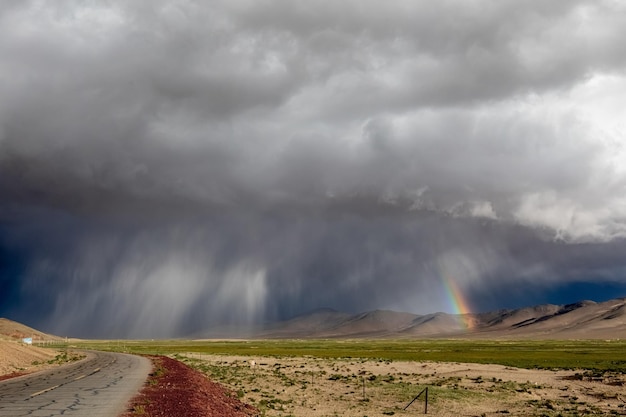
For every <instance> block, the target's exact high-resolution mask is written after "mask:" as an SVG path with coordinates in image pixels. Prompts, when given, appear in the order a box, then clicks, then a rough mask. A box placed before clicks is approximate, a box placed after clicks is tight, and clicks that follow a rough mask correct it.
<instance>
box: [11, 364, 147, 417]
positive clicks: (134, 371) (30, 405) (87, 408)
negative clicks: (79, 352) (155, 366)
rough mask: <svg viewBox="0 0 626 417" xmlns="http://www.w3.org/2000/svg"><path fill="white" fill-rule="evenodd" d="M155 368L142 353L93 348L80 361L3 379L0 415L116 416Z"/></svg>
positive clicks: (35, 416) (37, 416) (124, 408)
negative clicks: (104, 350) (106, 350)
mask: <svg viewBox="0 0 626 417" xmlns="http://www.w3.org/2000/svg"><path fill="white" fill-rule="evenodd" d="M150 369H151V368H150V361H149V360H148V359H146V358H142V357H140V356H134V355H126V354H123V353H107V352H88V353H87V358H86V359H83V360H81V361H79V362H76V363H72V364H69V365H64V366H61V367H58V368H54V369H50V370H47V371H43V372H38V373H36V374H32V375H27V376H22V377H19V378H14V379H9V380H6V381H3V382H0V417H21V416H33V417H44V416H45V417H52V416H61V415H62V416H71V417H83V416H85V417H116V416H118V415H119V414H121V413H122V412H124V411H125V410H126V406H127V403H128V401H129V400H130V399H131V398H132V397H133V396H134V395H135V394H136V393H137V392H138V391H139V389H140V388H141V387H142V385H143V383H144V381H145V380H146V378H147V377H148V373H149V372H150Z"/></svg>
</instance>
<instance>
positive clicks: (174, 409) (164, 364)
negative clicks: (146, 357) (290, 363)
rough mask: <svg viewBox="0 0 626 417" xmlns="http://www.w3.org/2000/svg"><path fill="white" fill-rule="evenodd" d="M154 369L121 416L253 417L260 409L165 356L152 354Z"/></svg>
mask: <svg viewBox="0 0 626 417" xmlns="http://www.w3.org/2000/svg"><path fill="white" fill-rule="evenodd" d="M150 359H151V360H152V363H153V372H152V373H151V374H150V377H149V378H148V382H147V383H146V385H145V387H144V388H143V389H142V390H141V392H140V394H139V395H138V396H137V397H135V398H134V399H133V400H132V401H131V403H130V407H129V411H128V412H126V413H125V414H123V415H122V416H120V417H137V416H145V417H173V416H176V417H252V416H258V415H259V411H258V410H257V409H256V408H254V407H252V406H250V405H248V404H244V403H242V402H241V401H239V400H238V399H237V398H235V395H234V394H233V393H231V392H230V391H229V390H227V389H226V388H224V387H223V386H221V385H219V384H216V383H214V382H211V381H210V380H209V379H208V378H207V377H206V376H204V375H203V374H201V373H199V372H198V371H195V370H193V369H191V368H190V367H188V366H187V365H185V364H183V363H181V362H179V361H177V360H174V359H171V358H168V357H166V356H152V357H150Z"/></svg>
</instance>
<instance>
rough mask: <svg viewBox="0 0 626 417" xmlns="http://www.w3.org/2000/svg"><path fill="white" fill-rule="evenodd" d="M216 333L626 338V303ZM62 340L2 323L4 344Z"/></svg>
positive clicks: (304, 321) (310, 319)
mask: <svg viewBox="0 0 626 417" xmlns="http://www.w3.org/2000/svg"><path fill="white" fill-rule="evenodd" d="M241 330H242V329H241V328H239V327H237V328H223V327H221V328H212V329H209V330H207V331H204V332H201V333H197V334H194V335H192V336H191V337H192V338H196V339H198V338H224V337H229V338H230V337H242V336H245V337H246V338H267V339H294V338H337V339H342V338H344V339H347V338H482V339H626V298H616V299H612V300H609V301H604V302H599V303H597V302H594V301H589V300H585V301H579V302H576V303H572V304H565V305H555V304H543V305H537V306H533V307H525V308H519V309H505V310H497V311H492V312H486V313H476V314H448V313H432V314H425V315H419V314H412V313H403V312H397V311H389V310H374V311H368V312H364V313H358V314H350V313H345V312H340V311H336V310H332V309H319V310H315V311H312V312H310V313H307V314H303V315H300V316H297V317H294V318H292V319H289V320H285V321H279V322H274V323H267V324H264V325H260V326H257V327H253V328H248V329H246V332H245V334H242V333H241ZM23 337H32V338H33V339H34V340H54V339H60V338H58V337H56V336H53V335H49V334H45V333H42V332H40V331H38V330H35V329H33V328H30V327H27V326H25V325H23V324H20V323H17V322H14V321H11V320H8V319H4V318H0V340H2V339H4V340H6V339H14V340H15V339H19V338H23Z"/></svg>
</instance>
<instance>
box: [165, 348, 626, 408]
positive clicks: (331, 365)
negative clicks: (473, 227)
mask: <svg viewBox="0 0 626 417" xmlns="http://www.w3.org/2000/svg"><path fill="white" fill-rule="evenodd" d="M177 357H178V358H179V359H181V360H183V361H185V362H187V363H189V364H191V365H192V366H194V367H196V368H197V369H200V370H201V371H203V372H205V373H206V374H207V375H208V376H209V377H210V378H211V379H213V380H214V381H216V382H220V383H222V384H225V385H226V386H227V387H229V388H230V389H232V390H233V391H234V392H236V393H237V395H238V397H239V398H240V399H241V400H242V401H244V402H246V403H249V404H252V405H254V406H256V407H258V408H259V410H260V411H261V415H264V416H267V417H270V416H298V417H312V416H319V417H322V416H343V417H364V416H367V417H373V416H382V415H398V416H400V415H418V414H422V413H423V411H424V402H423V398H420V399H419V400H417V401H416V402H415V403H413V404H412V405H411V407H410V408H409V409H408V410H406V411H404V410H403V408H404V407H405V406H406V405H407V404H408V403H409V402H410V401H411V400H412V399H413V397H414V396H415V395H417V394H418V393H419V392H420V391H421V390H422V389H423V388H425V387H429V394H430V398H429V399H430V401H429V409H428V415H432V416H496V415H499V416H503V415H509V416H583V415H626V407H625V406H626V404H625V401H626V391H625V387H624V384H625V381H626V377H625V376H624V375H622V374H610V373H606V374H591V373H582V372H575V371H546V370H527V369H519V368H511V367H505V366H501V365H480V364H467V363H434V362H423V363H420V362H391V361H376V360H358V359H319V358H313V357H301V358H292V357H289V358H287V357H284V358H275V357H235V356H219V355H199V354H188V355H177Z"/></svg>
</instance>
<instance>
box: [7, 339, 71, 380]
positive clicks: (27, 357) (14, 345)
mask: <svg viewBox="0 0 626 417" xmlns="http://www.w3.org/2000/svg"><path fill="white" fill-rule="evenodd" d="M58 355H62V353H61V352H59V351H56V350H53V349H44V348H40V347H37V346H30V345H25V344H23V343H19V342H15V341H9V340H0V379H2V378H3V377H6V376H7V375H15V374H23V373H27V372H34V371H38V370H41V369H44V368H46V367H50V366H54V365H55V364H56V363H57V362H58V361H57V358H58Z"/></svg>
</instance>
